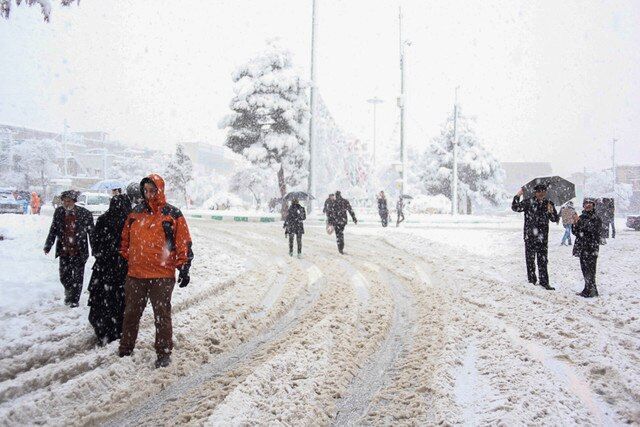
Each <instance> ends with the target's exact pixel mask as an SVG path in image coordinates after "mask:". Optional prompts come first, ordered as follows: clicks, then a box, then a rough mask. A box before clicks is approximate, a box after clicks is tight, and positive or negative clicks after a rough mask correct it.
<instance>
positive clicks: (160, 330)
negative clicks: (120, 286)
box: [119, 174, 193, 368]
mask: <svg viewBox="0 0 640 427" xmlns="http://www.w3.org/2000/svg"><path fill="white" fill-rule="evenodd" d="M140 191H141V193H142V194H143V196H144V200H143V202H142V203H140V204H139V205H137V206H136V207H135V208H134V209H133V211H132V212H131V213H130V214H129V216H128V217H127V220H126V221H125V224H124V228H123V230H122V237H121V240H120V254H121V255H122V256H123V257H124V258H125V259H126V260H127V261H128V264H129V267H128V271H127V278H126V280H125V310H124V320H123V322H122V338H121V339H120V348H119V356H120V357H124V356H130V355H131V353H132V352H133V349H134V347H135V343H136V339H137V337H138V328H139V325H140V318H141V317H142V313H143V312H144V309H145V307H146V305H147V299H150V300H151V306H152V307H153V315H154V320H155V325H156V340H155V349H156V354H157V360H156V368H160V367H166V366H169V364H170V363H171V350H172V349H173V340H172V333H173V332H172V325H171V294H172V292H173V287H174V285H175V271H176V269H177V270H178V271H179V275H178V286H180V287H181V288H183V287H185V286H187V284H188V283H189V280H190V278H189V268H190V266H191V260H192V259H193V252H192V250H191V236H190V235H189V227H188V226H187V222H186V220H185V218H184V216H183V215H182V212H180V210H179V209H178V208H176V207H174V206H172V205H170V204H168V203H167V200H166V197H165V194H164V180H163V179H162V178H161V177H160V176H159V175H156V174H151V175H149V176H148V177H146V178H144V179H143V180H142V181H141V182H140Z"/></svg>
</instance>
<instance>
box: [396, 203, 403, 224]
mask: <svg viewBox="0 0 640 427" xmlns="http://www.w3.org/2000/svg"><path fill="white" fill-rule="evenodd" d="M403 210H404V199H403V198H402V195H401V196H400V197H398V202H397V203H396V211H397V213H398V219H397V221H396V227H399V226H400V223H401V222H402V221H404V212H403ZM400 218H402V219H400Z"/></svg>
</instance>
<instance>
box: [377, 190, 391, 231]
mask: <svg viewBox="0 0 640 427" xmlns="http://www.w3.org/2000/svg"><path fill="white" fill-rule="evenodd" d="M378 214H379V215H380V220H381V221H382V226H383V227H386V226H387V224H388V222H389V208H388V207H387V198H386V197H385V195H384V191H381V192H380V194H379V195H378Z"/></svg>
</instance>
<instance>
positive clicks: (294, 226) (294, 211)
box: [283, 199, 307, 258]
mask: <svg viewBox="0 0 640 427" xmlns="http://www.w3.org/2000/svg"><path fill="white" fill-rule="evenodd" d="M305 219H307V212H306V211H305V209H304V208H303V207H302V206H301V205H300V202H299V201H298V199H293V200H292V201H291V206H290V207H289V210H288V211H287V217H286V218H285V220H284V225H283V227H284V229H285V232H284V234H285V236H286V235H288V236H289V256H293V236H296V242H297V244H298V258H300V257H301V256H302V235H303V234H304V223H303V221H304V220H305Z"/></svg>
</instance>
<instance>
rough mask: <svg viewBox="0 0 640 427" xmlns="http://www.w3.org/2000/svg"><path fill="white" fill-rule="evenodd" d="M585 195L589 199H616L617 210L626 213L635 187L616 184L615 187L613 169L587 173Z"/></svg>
mask: <svg viewBox="0 0 640 427" xmlns="http://www.w3.org/2000/svg"><path fill="white" fill-rule="evenodd" d="M584 195H585V196H588V197H596V198H601V197H610V198H613V199H615V204H616V209H617V210H619V211H621V212H626V211H627V210H628V209H629V206H630V205H631V198H632V197H633V187H632V186H631V184H624V183H621V182H616V185H615V189H614V187H613V173H612V171H611V169H609V170H603V171H598V172H589V173H587V176H586V179H585V183H584Z"/></svg>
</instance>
